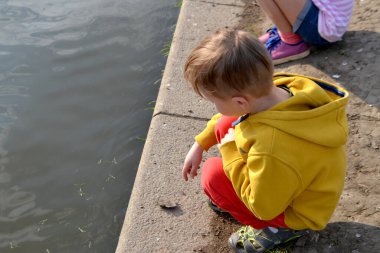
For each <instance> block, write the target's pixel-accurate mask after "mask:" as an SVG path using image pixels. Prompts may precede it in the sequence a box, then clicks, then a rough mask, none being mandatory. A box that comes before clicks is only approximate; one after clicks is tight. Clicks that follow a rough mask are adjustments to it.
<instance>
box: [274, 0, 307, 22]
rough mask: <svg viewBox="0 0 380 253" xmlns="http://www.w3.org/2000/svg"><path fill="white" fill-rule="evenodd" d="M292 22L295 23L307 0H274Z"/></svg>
mask: <svg viewBox="0 0 380 253" xmlns="http://www.w3.org/2000/svg"><path fill="white" fill-rule="evenodd" d="M274 2H275V3H276V4H277V6H278V7H279V8H280V10H281V11H282V13H283V14H284V15H285V17H286V19H287V20H288V21H289V23H290V24H292V25H293V24H294V22H295V21H296V19H297V17H298V15H299V14H300V12H301V11H302V9H303V7H304V6H305V4H306V0H274Z"/></svg>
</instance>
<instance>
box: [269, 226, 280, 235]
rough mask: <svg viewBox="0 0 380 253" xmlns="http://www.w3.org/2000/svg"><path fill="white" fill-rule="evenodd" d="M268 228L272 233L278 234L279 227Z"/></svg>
mask: <svg viewBox="0 0 380 253" xmlns="http://www.w3.org/2000/svg"><path fill="white" fill-rule="evenodd" d="M268 228H269V230H270V231H271V232H272V233H274V234H277V232H278V229H277V228H274V227H268Z"/></svg>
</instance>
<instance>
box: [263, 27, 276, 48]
mask: <svg viewBox="0 0 380 253" xmlns="http://www.w3.org/2000/svg"><path fill="white" fill-rule="evenodd" d="M276 35H278V31H277V27H275V26H273V27H272V28H269V29H268V30H267V31H266V32H265V34H264V35H261V36H260V37H259V41H260V42H261V43H263V44H264V45H265V44H266V43H267V41H268V40H269V38H271V37H273V36H276Z"/></svg>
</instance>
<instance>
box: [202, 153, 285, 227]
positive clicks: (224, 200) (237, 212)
mask: <svg viewBox="0 0 380 253" xmlns="http://www.w3.org/2000/svg"><path fill="white" fill-rule="evenodd" d="M201 181H202V188H203V190H204V192H205V193H206V195H207V196H208V197H209V198H210V199H211V201H212V202H213V203H214V204H215V205H217V206H218V207H219V208H221V209H223V210H224V211H226V212H228V213H229V214H231V216H232V217H234V218H235V219H236V220H237V221H239V222H240V223H242V224H244V225H249V226H252V227H254V228H256V229H261V228H264V227H268V226H272V227H287V226H286V224H285V222H284V214H280V215H279V216H278V217H276V218H274V219H273V220H270V221H263V220H260V219H258V218H256V216H254V215H253V213H252V212H251V211H250V210H249V209H248V208H247V207H246V206H245V205H244V203H243V202H242V201H241V200H240V199H239V197H238V196H237V195H236V193H235V190H234V188H233V187H232V184H231V181H230V180H229V179H228V178H227V176H226V174H225V173H224V170H223V162H222V159H221V158H219V157H212V158H209V159H207V160H206V162H205V163H204V165H203V167H202V173H201Z"/></svg>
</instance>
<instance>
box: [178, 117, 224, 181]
mask: <svg viewBox="0 0 380 253" xmlns="http://www.w3.org/2000/svg"><path fill="white" fill-rule="evenodd" d="M221 116H222V115H221V114H220V113H218V114H216V115H214V116H213V117H212V118H211V120H209V122H208V123H207V127H206V128H205V129H204V130H203V131H202V132H201V133H200V134H198V135H197V136H196V137H195V142H194V144H193V146H192V147H191V149H190V150H189V152H188V153H187V155H186V158H185V162H184V164H183V168H182V175H183V178H184V179H185V181H187V180H188V178H189V176H190V177H191V178H194V177H195V176H196V175H197V171H198V169H199V165H200V163H201V161H202V154H203V151H207V150H208V149H209V148H211V147H212V146H214V145H215V144H216V143H217V141H216V137H215V130H214V129H215V124H216V122H218V120H219V118H220V117H221Z"/></svg>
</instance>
